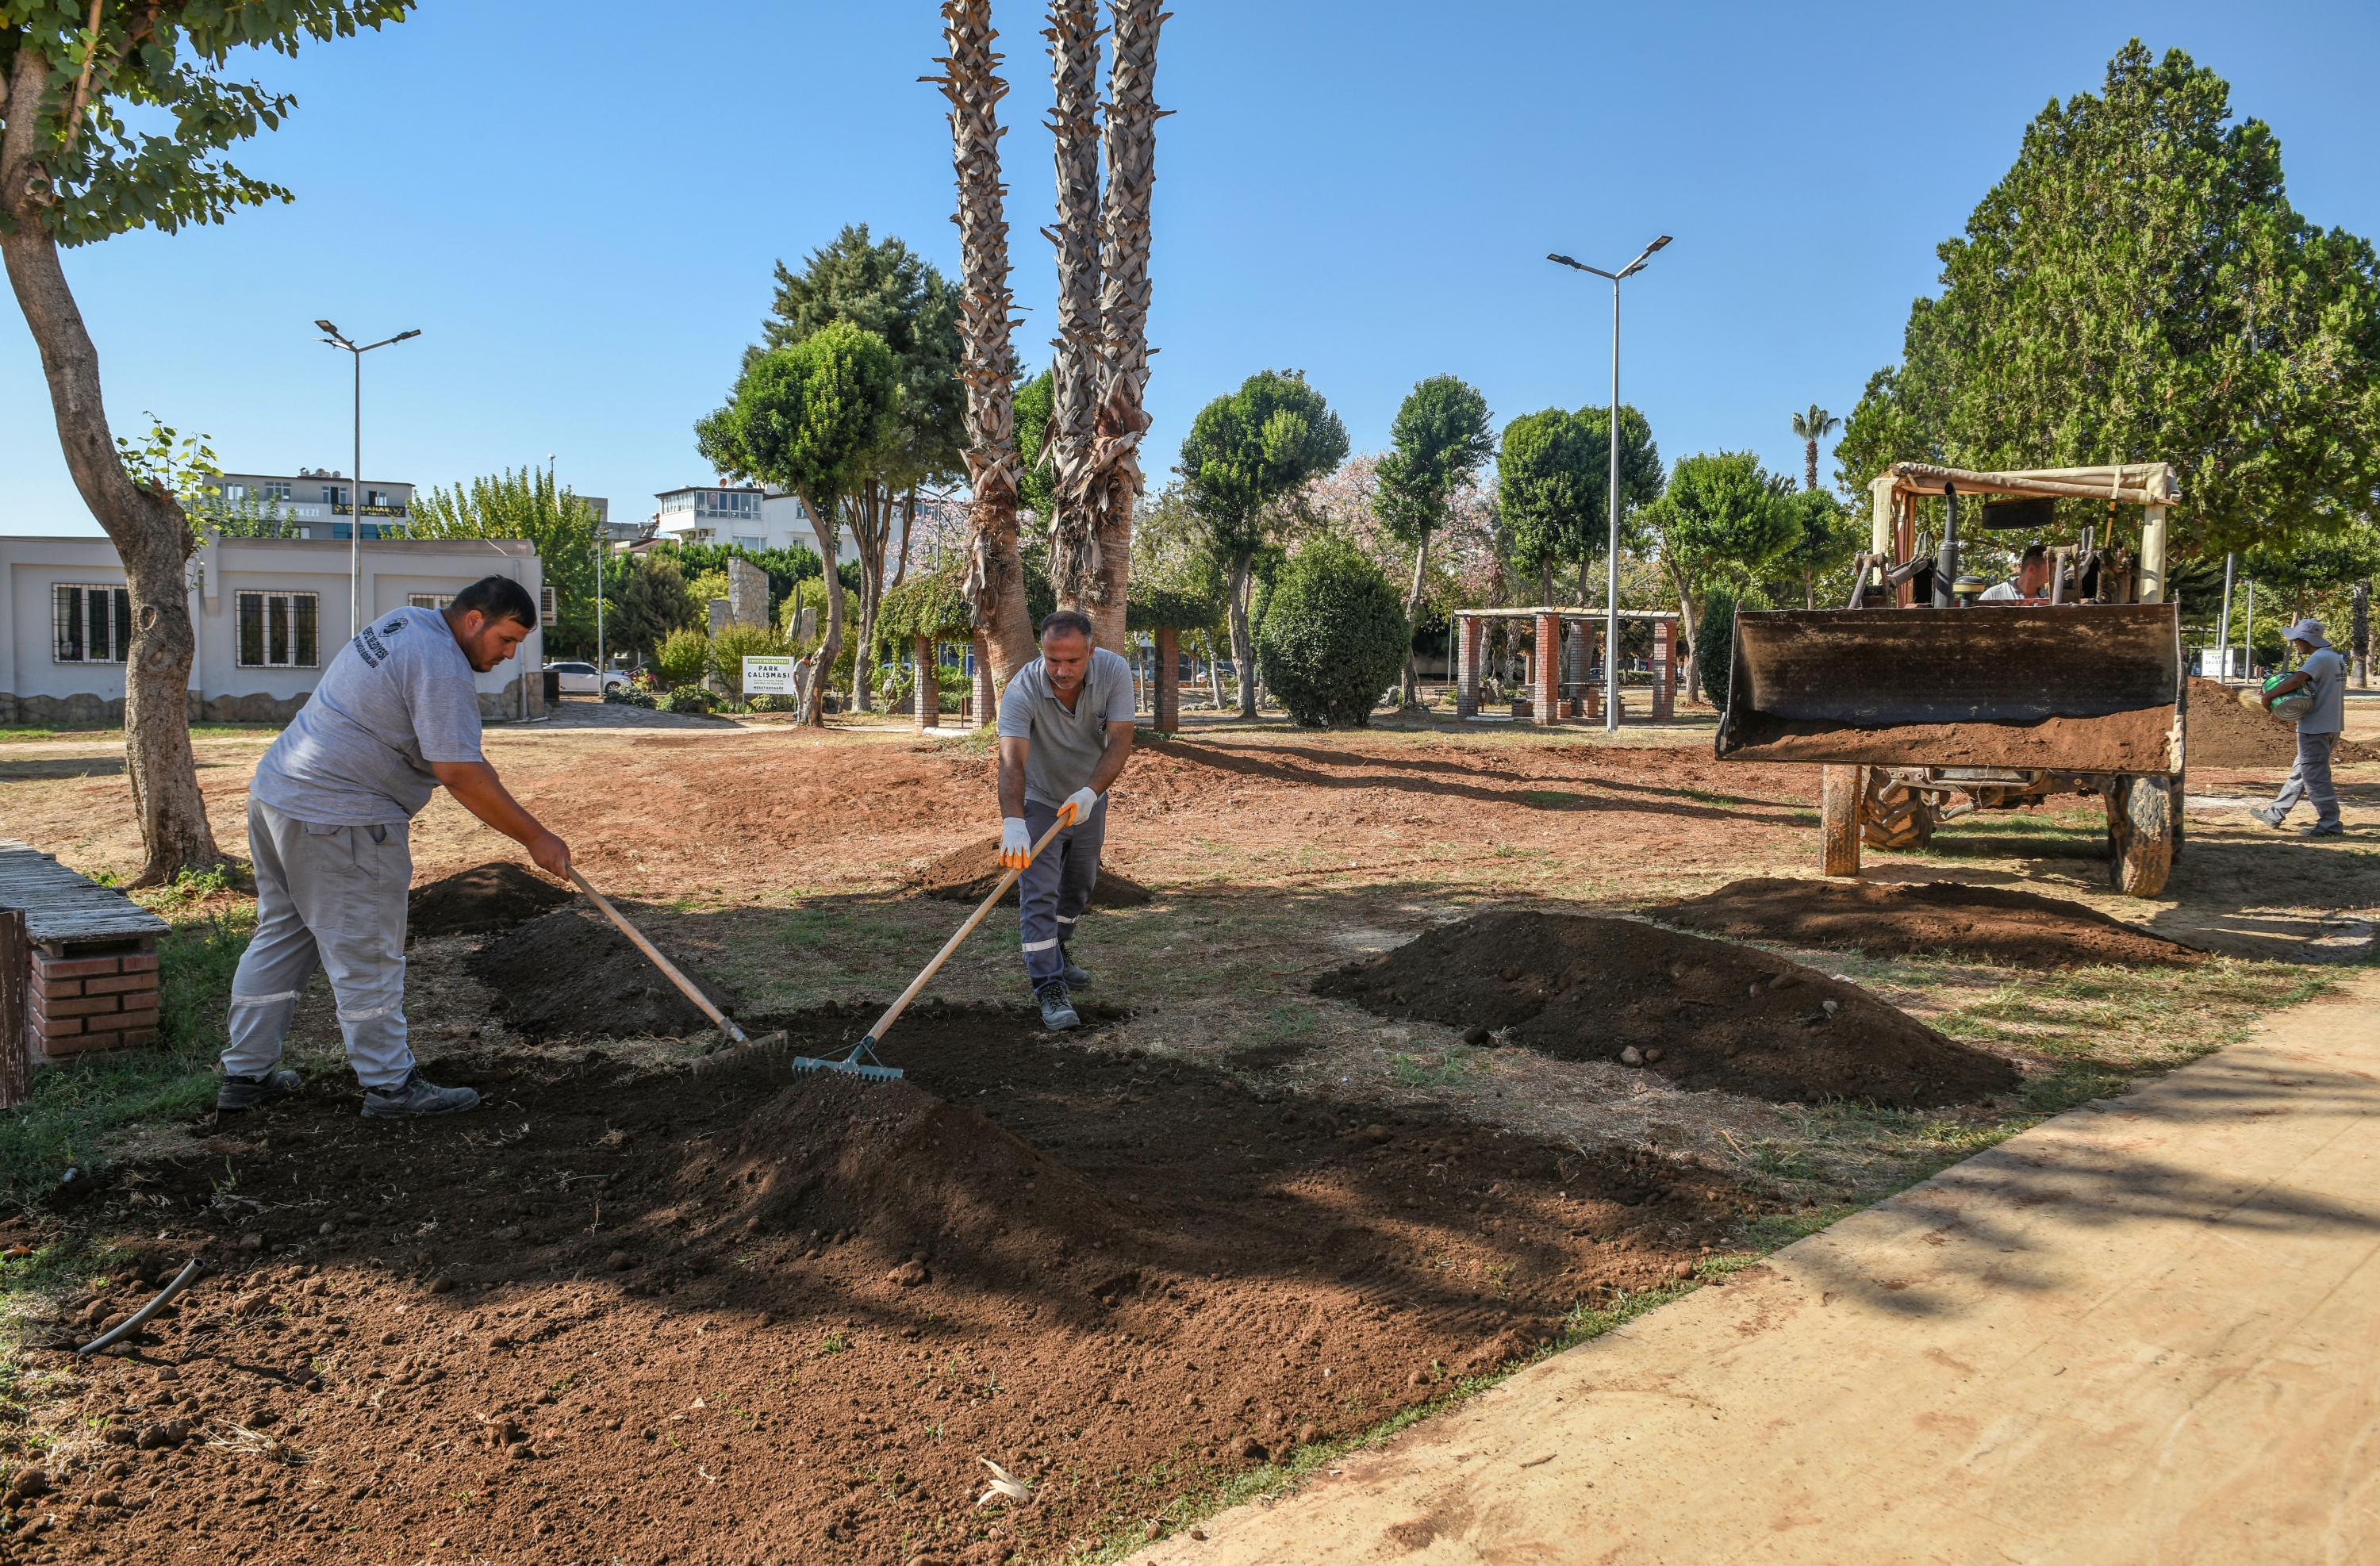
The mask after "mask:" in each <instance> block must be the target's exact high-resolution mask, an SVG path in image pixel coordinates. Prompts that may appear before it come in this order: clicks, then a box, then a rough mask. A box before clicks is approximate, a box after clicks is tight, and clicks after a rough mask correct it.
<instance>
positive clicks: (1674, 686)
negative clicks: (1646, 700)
mask: <svg viewBox="0 0 2380 1566" xmlns="http://www.w3.org/2000/svg"><path fill="white" fill-rule="evenodd" d="M1677 715H1678V623H1677V622H1676V621H1675V620H1656V621H1655V622H1653V721H1654V722H1662V721H1663V720H1665V719H1669V718H1674V717H1676V716H1677Z"/></svg>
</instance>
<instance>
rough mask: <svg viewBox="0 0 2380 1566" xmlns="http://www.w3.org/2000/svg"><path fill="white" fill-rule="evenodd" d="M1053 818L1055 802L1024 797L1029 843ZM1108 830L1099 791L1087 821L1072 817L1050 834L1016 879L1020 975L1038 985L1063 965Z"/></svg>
mask: <svg viewBox="0 0 2380 1566" xmlns="http://www.w3.org/2000/svg"><path fill="white" fill-rule="evenodd" d="M1057 819H1058V807H1056V806H1054V805H1042V804H1038V803H1036V802H1035V801H1033V800H1030V799H1028V800H1026V802H1025V831H1026V833H1027V835H1029V836H1030V837H1031V838H1032V839H1033V841H1034V842H1036V843H1038V842H1040V841H1041V834H1042V833H1043V832H1048V831H1049V830H1050V826H1051V824H1052V823H1054V822H1055V821H1056V820H1057ZM1107 835H1108V801H1107V795H1100V796H1099V804H1098V805H1096V806H1094V807H1092V809H1091V819H1089V820H1087V821H1077V822H1075V824H1074V825H1073V826H1071V827H1068V828H1067V829H1066V830H1065V831H1064V832H1060V833H1059V834H1058V835H1057V836H1056V837H1055V838H1053V839H1051V840H1050V846H1049V847H1047V848H1044V849H1043V850H1041V852H1040V853H1039V854H1038V855H1036V856H1034V859H1033V862H1032V863H1031V864H1029V865H1027V866H1026V867H1025V873H1024V874H1023V875H1021V876H1018V877H1017V878H1016V898H1017V907H1018V910H1019V912H1020V914H1021V916H1022V917H1021V920H1020V923H1021V924H1022V926H1023V929H1024V940H1025V977H1027V978H1029V979H1031V980H1032V981H1033V987H1034V988H1035V989H1039V988H1040V987H1041V986H1042V985H1044V984H1046V983H1048V982H1049V981H1050V979H1053V978H1056V977H1058V976H1059V974H1060V973H1061V972H1062V971H1063V970H1064V968H1065V966H1066V946H1065V943H1066V942H1067V941H1072V940H1073V939H1075V926H1076V925H1077V924H1078V923H1080V922H1081V920H1082V917H1083V910H1084V909H1086V908H1087V907H1089V906H1090V905H1091V888H1092V887H1094V886H1096V885H1098V884H1099V847H1100V845H1101V844H1104V843H1105V842H1106V841H1107Z"/></svg>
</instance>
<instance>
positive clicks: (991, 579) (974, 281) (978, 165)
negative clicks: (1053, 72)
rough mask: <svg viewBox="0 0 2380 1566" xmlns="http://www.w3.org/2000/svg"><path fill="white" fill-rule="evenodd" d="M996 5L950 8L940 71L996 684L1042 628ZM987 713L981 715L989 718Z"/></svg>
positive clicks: (978, 557)
mask: <svg viewBox="0 0 2380 1566" xmlns="http://www.w3.org/2000/svg"><path fill="white" fill-rule="evenodd" d="M999 36H1000V34H999V33H998V32H996V31H994V30H993V29H992V25H991V0H942V39H943V42H944V43H945V44H946V45H947V46H948V47H949V49H950V54H949V55H947V56H945V57H943V58H941V59H939V60H937V61H935V62H934V63H935V64H937V65H939V66H941V67H942V74H941V76H938V77H927V78H926V80H928V81H931V82H935V83H937V84H939V85H940V86H941V90H942V96H944V97H945V98H948V99H949V100H950V101H951V162H952V164H953V166H954V167H955V168H956V169H957V172H958V189H959V210H958V212H957V213H956V214H955V215H954V216H953V218H952V220H951V221H952V222H953V223H955V224H957V225H959V251H960V271H961V274H962V287H961V293H960V300H959V335H960V342H961V355H962V357H961V359H960V366H959V373H960V376H961V378H962V379H963V380H965V382H966V397H967V410H966V422H967V453H966V463H967V480H968V488H969V490H970V491H971V492H972V496H973V499H972V502H971V504H969V506H968V511H967V531H968V555H969V560H968V565H967V604H968V608H969V609H970V611H971V612H972V613H973V617H974V621H975V626H976V629H977V631H978V632H980V633H981V634H982V635H983V637H984V638H985V642H986V644H987V650H988V651H989V652H990V657H991V672H992V676H993V678H995V679H996V680H998V681H999V682H1000V683H1001V684H1002V685H1006V684H1007V683H1008V679H1009V676H1011V675H1012V674H1015V673H1016V671H1017V670H1019V669H1021V668H1023V667H1024V666H1025V665H1026V663H1029V662H1032V660H1033V657H1034V652H1035V648H1034V641H1033V619H1032V615H1031V613H1030V612H1029V611H1028V610H1027V609H1026V603H1025V568H1024V563H1023V561H1022V560H1021V559H1020V558H1019V557H1018V555H1017V552H1016V489H1017V479H1018V468H1017V459H1016V350H1015V349H1014V346H1011V343H1010V340H1009V332H1010V329H1011V327H1012V326H1013V325H1014V322H1012V321H1011V320H1010V319H1009V312H1010V310H1013V309H1014V296H1012V295H1011V294H1010V292H1009V288H1008V216H1007V213H1006V212H1005V210H1004V209H1003V207H1002V195H1003V193H1004V192H1005V190H1006V187H1005V186H1004V185H1002V183H1001V178H1000V137H1001V129H1000V115H999V105H1000V100H1001V99H1002V98H1003V97H1005V96H1006V95H1007V93H1008V83H1007V82H1005V81H1003V80H1002V79H1001V77H1000V62H1001V56H1000V55H998V54H997V53H995V52H994V51H993V49H992V43H993V42H994V41H995V40H996V39H998V38H999ZM981 716H984V715H982V714H978V717H981Z"/></svg>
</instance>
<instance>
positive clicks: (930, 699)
mask: <svg viewBox="0 0 2380 1566" xmlns="http://www.w3.org/2000/svg"><path fill="white" fill-rule="evenodd" d="M909 699H910V701H911V703H912V704H913V705H914V707H915V709H916V710H917V726H918V727H919V728H921V729H938V728H940V727H941V725H942V689H941V680H940V679H938V678H937V677H936V676H935V671H934V638H933V637H918V638H917V680H916V683H915V686H914V688H913V689H912V690H911V691H910V693H909Z"/></svg>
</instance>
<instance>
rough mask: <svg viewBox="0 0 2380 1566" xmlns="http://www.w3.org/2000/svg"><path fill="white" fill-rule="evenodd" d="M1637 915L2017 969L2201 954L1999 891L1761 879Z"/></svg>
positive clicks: (1716, 931) (2163, 962) (2088, 914)
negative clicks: (1979, 960) (1953, 957)
mask: <svg viewBox="0 0 2380 1566" xmlns="http://www.w3.org/2000/svg"><path fill="white" fill-rule="evenodd" d="M1645 913H1646V914H1648V915H1650V916H1652V917H1654V918H1657V919H1659V920H1662V921H1663V922H1664V923H1667V924H1673V925H1684V926H1686V927H1687V928H1688V929H1700V930H1707V931H1709V932H1710V933H1711V934H1713V935H1724V936H1729V937H1730V938H1732V939H1734V940H1737V941H1776V942H1778V943H1779V944H1780V945H1786V946H1845V947H1857V948H1858V949H1860V950H1861V951H1864V952H1878V953H1913V952H1949V953H1956V954H1958V955H1960V956H1962V957H1981V958H1983V959H1985V961H1987V962H1994V963H2006V964H2010V965H2016V966H2022V967H2049V968H2066V967H2077V966H2081V965H2086V964H2090V965H2096V964H2121V965H2125V966H2128V967H2168V968H2177V967H2187V966H2189V965H2191V964H2192V963H2196V962H2200V961H2203V960H2204V953H2200V952H2195V951H2192V949H2191V948H2189V947H2187V946H2183V945H2180V944H2179V943H2177V942H2174V941H2168V940H2165V939H2164V938H2163V937H2161V936H2155V935H2151V934H2149V933H2148V932H2147V931H2146V930H2143V929H2135V928H2134V927H2133V926H2131V925H2128V924H2126V923H2124V922H2123V921H2122V920H2120V919H2114V918H2110V917H2107V915H2105V914H2103V913H2101V912H2099V911H2098V910H2097V909H2095V908H2086V907H2084V906H2083V904H2080V903H2069V902H2066V901H2065V900H2063V899H2062V898H2057V897H2044V896H2041V895H2040V894H2039V893H2037V892H2018V891H2015V890H2014V889H2012V888H2009V887H1999V886H1961V885H1958V884H1957V883H1955V882H1951V881H1931V882H1927V883H1925V884H1923V885H1915V886H1887V885H1882V884H1879V883H1877V882H1875V881H1861V880H1787V879H1785V878H1783V877H1771V876H1762V877H1756V878H1755V879H1753V880H1739V881H1730V882H1729V883H1728V884H1727V885H1725V886H1722V887H1720V888H1719V889H1718V891H1717V892H1710V893H1709V894H1707V895H1706V896H1702V897H1694V898H1688V899H1686V900H1684V901H1682V902H1677V903H1661V904H1655V905H1653V906H1652V907H1649V908H1646V909H1645Z"/></svg>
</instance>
